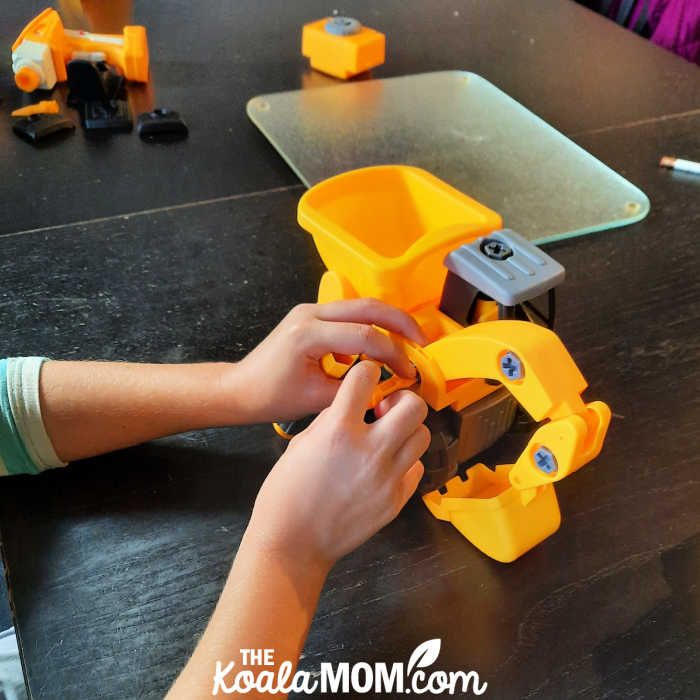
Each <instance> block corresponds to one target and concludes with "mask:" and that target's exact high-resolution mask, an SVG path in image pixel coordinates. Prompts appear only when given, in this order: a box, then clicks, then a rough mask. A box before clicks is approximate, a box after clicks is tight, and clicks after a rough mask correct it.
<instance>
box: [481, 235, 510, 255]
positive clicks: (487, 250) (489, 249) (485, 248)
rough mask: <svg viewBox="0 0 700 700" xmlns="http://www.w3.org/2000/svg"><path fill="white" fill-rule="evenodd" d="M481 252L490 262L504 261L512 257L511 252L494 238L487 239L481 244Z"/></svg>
mask: <svg viewBox="0 0 700 700" xmlns="http://www.w3.org/2000/svg"><path fill="white" fill-rule="evenodd" d="M481 252H482V253H483V254H484V255H485V256H486V257H488V258H491V259H492V260H505V259H506V258H509V257H510V256H511V255H513V251H512V250H511V249H510V248H509V247H508V246H507V245H506V244H505V243H502V242H501V241H498V240H496V239H495V238H487V239H485V240H484V241H483V242H482V243H481Z"/></svg>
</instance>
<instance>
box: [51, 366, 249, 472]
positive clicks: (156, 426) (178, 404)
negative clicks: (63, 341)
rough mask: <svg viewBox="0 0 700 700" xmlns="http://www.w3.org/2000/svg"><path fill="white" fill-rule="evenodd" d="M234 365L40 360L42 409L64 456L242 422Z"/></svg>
mask: <svg viewBox="0 0 700 700" xmlns="http://www.w3.org/2000/svg"><path fill="white" fill-rule="evenodd" d="M236 367H237V365H232V364H228V363H203V364H184V365H157V364H132V363H118V362H55V361H48V362H45V363H44V364H43V366H42V368H41V375H40V383H39V393H40V401H41V413H42V418H43V420H44V425H45V426H46V430H47V432H48V435H49V437H50V439H51V442H52V443H53V446H54V449H55V450H56V453H57V454H58V456H59V457H60V458H61V459H62V460H63V461H66V462H69V461H72V460H75V459H82V458H85V457H90V456H92V455H96V454H101V453H103V452H109V451H111V450H115V449H119V448H122V447H127V446H129V445H134V444H137V443H140V442H144V441H146V440H152V439H154V438H157V437H163V436H165V435H172V434H174V433H180V432H185V431H187V430H196V429H199V428H207V427H218V426H224V425H235V424H239V423H245V422H246V408H245V390H244V388H243V387H241V389H240V391H235V390H234V391H232V387H235V383H236Z"/></svg>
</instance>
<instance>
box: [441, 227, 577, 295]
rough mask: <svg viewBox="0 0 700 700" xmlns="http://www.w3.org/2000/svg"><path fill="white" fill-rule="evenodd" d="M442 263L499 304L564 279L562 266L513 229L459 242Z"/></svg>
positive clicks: (532, 292)
mask: <svg viewBox="0 0 700 700" xmlns="http://www.w3.org/2000/svg"><path fill="white" fill-rule="evenodd" d="M445 266H446V267H447V269H448V270H450V272H452V273H454V274H455V275H457V276H458V277H460V278H461V279H463V280H464V281H466V282H469V284H471V285H472V286H473V287H476V288H477V289H478V290H480V291H482V292H483V293H484V294H486V295H488V296H489V297H491V298H492V299H495V300H496V301H497V302H498V303H499V304H503V305H504V306H515V305H516V304H521V303H522V302H524V301H527V300H529V299H533V298H534V297H536V296H539V295H540V294H542V293H544V292H546V291H548V290H550V289H552V287H556V286H557V285H558V284H560V283H561V282H563V281H564V274H565V273H564V268H563V267H562V266H561V265H560V264H559V263H558V262H557V261H556V260H554V258H551V257H550V256H549V255H547V254H546V253H544V252H543V251H541V250H540V249H539V248H537V246H534V245H533V244H532V243H530V242H529V241H527V240H525V239H524V238H523V237H522V236H519V235H518V234H517V233H515V231H511V230H510V229H503V230H502V231H494V232H492V233H490V234H489V235H488V238H478V239H477V240H476V241H474V242H473V243H468V244H465V245H463V246H460V247H459V248H458V249H457V250H454V251H452V252H451V253H450V254H449V255H448V256H447V257H446V258H445Z"/></svg>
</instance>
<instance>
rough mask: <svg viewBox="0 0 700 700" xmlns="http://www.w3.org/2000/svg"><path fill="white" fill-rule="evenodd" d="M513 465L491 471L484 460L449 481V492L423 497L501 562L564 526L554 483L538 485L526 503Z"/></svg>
mask: <svg viewBox="0 0 700 700" xmlns="http://www.w3.org/2000/svg"><path fill="white" fill-rule="evenodd" d="M510 470H511V466H510V465H507V464H506V465H499V466H497V467H496V470H495V471H491V470H490V469H489V468H488V467H486V466H485V465H483V464H475V465H474V466H473V467H471V468H470V469H468V470H467V474H466V476H467V479H466V480H465V481H463V480H462V479H461V478H460V477H459V476H456V477H454V478H453V479H451V480H450V481H448V482H447V483H446V484H445V493H444V494H442V493H440V492H439V491H433V492H432V493H429V494H427V495H426V496H424V497H423V501H424V503H425V505H426V506H427V507H428V509H429V510H430V512H431V513H432V514H433V515H434V516H435V517H436V518H439V519H440V520H447V521H449V522H451V523H452V524H453V525H454V526H455V527H456V528H457V529H458V530H459V531H460V532H461V533H462V534H463V535H464V536H465V537H466V538H467V539H468V540H469V541H470V542H471V543H472V544H473V545H474V546H475V547H477V548H478V549H480V550H481V551H482V552H483V553H484V554H486V555H488V556H489V557H491V558H493V559H496V560H497V561H501V562H511V561H514V560H515V559H517V558H518V557H519V556H521V555H522V554H524V553H525V552H527V551H528V550H529V549H532V547H534V546H535V545H537V544H539V543H540V542H541V541H542V540H544V539H546V538H547V537H549V536H550V535H551V534H553V533H554V532H556V531H557V530H558V529H559V525H560V524H561V513H560V511H559V504H558V502H557V496H556V493H555V492H554V487H553V486H552V485H551V484H550V485H548V486H542V487H540V488H539V489H537V492H536V494H535V496H534V498H533V499H532V500H531V501H530V502H529V503H527V504H524V503H523V502H522V500H521V498H520V497H519V494H518V492H517V491H516V490H514V489H513V488H511V486H510V482H509V479H508V475H509V473H510Z"/></svg>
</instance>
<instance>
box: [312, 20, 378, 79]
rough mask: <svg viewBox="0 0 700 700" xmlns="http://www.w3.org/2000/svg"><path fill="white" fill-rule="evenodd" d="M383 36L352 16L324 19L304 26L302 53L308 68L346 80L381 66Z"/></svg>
mask: <svg viewBox="0 0 700 700" xmlns="http://www.w3.org/2000/svg"><path fill="white" fill-rule="evenodd" d="M385 46H386V37H385V36H384V34H382V33H381V32H377V31H375V30H374V29H370V28H369V27H363V26H362V25H361V24H360V23H359V22H358V21H357V20H356V19H352V18H351V17H324V18H323V19H319V20H317V21H316V22H310V23H309V24H305V25H304V27H303V29H302V33H301V53H302V54H303V55H304V56H306V57H307V58H309V59H310V62H311V67H312V68H315V69H316V70H319V71H321V72H322V73H327V74H328V75H332V76H334V77H335V78H341V79H342V80H346V79H347V78H351V77H352V76H353V75H357V74H358V73H364V72H365V71H368V70H370V69H371V68H374V67H375V66H379V65H381V64H382V63H384V55H385Z"/></svg>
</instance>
